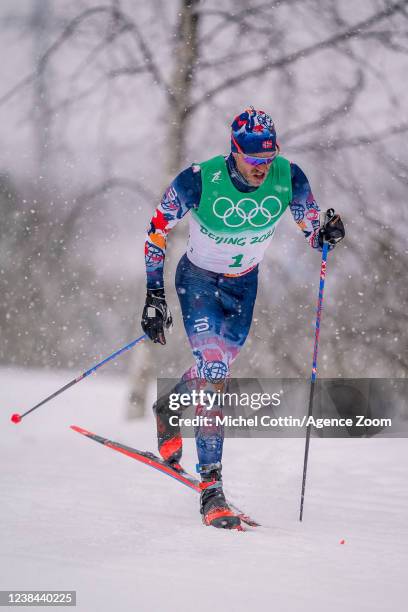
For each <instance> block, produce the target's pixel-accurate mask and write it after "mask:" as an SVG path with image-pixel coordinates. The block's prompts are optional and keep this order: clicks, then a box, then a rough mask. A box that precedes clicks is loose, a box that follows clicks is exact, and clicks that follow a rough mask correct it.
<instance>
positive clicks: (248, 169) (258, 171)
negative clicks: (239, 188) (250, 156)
mask: <svg viewBox="0 0 408 612" xmlns="http://www.w3.org/2000/svg"><path fill="white" fill-rule="evenodd" d="M233 156H234V159H235V162H236V164H237V168H238V170H239V171H240V173H241V174H242V176H243V177H244V178H245V179H246V180H247V181H248V183H249V184H250V185H252V187H259V186H260V185H262V183H263V182H264V180H265V179H266V177H267V176H268V172H269V168H270V167H271V165H272V164H273V161H268V162H266V163H264V164H260V165H258V166H252V164H248V163H247V162H246V161H245V159H244V156H243V155H242V153H233ZM254 156H255V155H254ZM256 157H259V158H263V157H266V158H268V157H269V160H270V157H271V154H270V153H266V152H265V153H257V154H256Z"/></svg>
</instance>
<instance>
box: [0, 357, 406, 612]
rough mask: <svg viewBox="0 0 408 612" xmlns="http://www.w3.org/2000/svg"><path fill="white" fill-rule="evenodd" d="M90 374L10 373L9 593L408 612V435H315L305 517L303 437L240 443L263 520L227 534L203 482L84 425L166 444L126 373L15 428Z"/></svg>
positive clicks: (242, 465) (6, 452)
mask: <svg viewBox="0 0 408 612" xmlns="http://www.w3.org/2000/svg"><path fill="white" fill-rule="evenodd" d="M74 375H75V374H73V373H65V374H64V373H53V372H51V373H44V372H36V371H27V370H9V369H2V370H0V388H1V405H0V423H1V425H0V465H1V473H0V491H1V504H0V589H1V590H12V589H14V590H30V589H34V590H58V589H65V590H68V589H72V590H76V591H77V602H78V603H77V608H78V609H79V610H81V611H86V612H93V611H95V612H96V611H97V612H105V611H108V610H109V611H111V610H118V611H119V610H120V611H121V612H128V611H129V612H130V611H132V612H156V611H159V610H166V612H176V611H177V612H187V611H190V610H194V611H196V612H204V611H206V612H208V611H211V612H218V611H221V610H222V611H225V610H233V611H234V612H241V611H242V612H244V611H245V612H247V611H248V610H267V609H270V610H274V612H281V611H285V612H294V611H302V612H305V611H308V610H311V611H312V610H313V612H320V611H325V612H326V611H328V610H330V611H331V612H336V611H341V612H344V611H345V610H349V611H352V612H354V611H356V612H357V611H358V612H364V611H366V610H367V611H370V612H374V611H377V610H378V611H381V612H383V611H386V610H393V612H399V611H401V612H402V611H403V610H405V609H406V600H407V587H406V568H407V567H408V554H407V548H408V527H407V519H408V512H407V510H408V492H407V478H406V469H407V467H406V466H407V464H408V444H407V440H406V439H401V440H400V439H391V440H386V439H371V440H321V439H313V440H312V445H311V457H310V463H309V468H310V471H309V477H308V483H307V485H308V486H307V497H306V505H305V518H304V522H303V523H302V524H300V523H299V522H298V505H299V492H300V484H301V469H302V461H303V442H302V441H301V440H265V439H263V440H248V439H245V440H227V441H226V449H225V455H224V465H225V468H224V473H225V477H224V479H225V482H226V484H227V486H228V488H229V489H230V490H231V491H232V492H233V497H234V498H235V500H236V501H237V503H238V504H239V505H241V506H242V507H243V509H244V510H247V511H248V512H249V513H251V514H252V515H253V516H254V517H255V518H257V519H258V520H259V521H260V522H262V524H263V527H262V528H259V529H258V530H256V531H255V530H254V531H251V532H249V531H247V532H246V533H238V532H224V531H219V530H216V529H213V528H209V527H204V526H203V525H202V524H201V522H200V518H199V513H198V497H197V496H196V494H195V493H194V492H192V491H190V490H188V489H187V488H185V487H182V486H180V485H179V484H178V483H177V482H175V481H173V480H172V479H170V478H167V477H165V476H163V475H161V474H160V473H159V472H156V471H154V470H152V469H150V468H148V467H145V466H143V465H141V464H138V463H136V462H134V461H132V460H131V459H128V458H127V457H124V456H122V455H120V454H118V453H114V452H113V451H111V450H109V449H107V448H103V447H102V446H100V445H98V444H96V443H94V442H92V441H90V440H87V439H85V438H83V437H82V436H80V435H78V434H76V433H74V432H72V431H71V430H70V429H69V425H71V424H77V425H80V426H83V427H85V428H87V429H90V430H91V431H95V432H96V433H99V434H101V435H106V436H108V437H111V438H114V439H117V440H119V441H122V442H124V443H128V444H129V445H133V446H136V447H140V448H145V449H147V448H149V449H152V450H154V449H155V445H154V426H153V420H152V418H151V417H150V415H149V417H148V418H146V419H144V420H142V421H140V422H131V423H129V422H127V421H126V420H125V418H124V413H125V397H126V391H127V388H126V381H125V380H124V379H122V378H116V377H113V376H111V375H109V373H106V372H105V373H99V374H97V375H95V376H93V377H91V378H90V379H88V380H87V381H83V382H81V383H79V384H78V385H77V386H76V387H74V388H73V389H70V390H69V391H67V392H66V393H64V394H63V395H62V396H61V397H60V398H57V399H56V400H54V401H53V402H52V403H50V404H48V405H46V406H44V407H43V408H40V409H39V410H38V411H37V412H36V413H34V414H33V415H30V416H29V417H27V418H26V419H25V420H24V421H23V422H22V423H21V424H20V425H17V426H15V425H13V424H11V423H10V421H9V416H10V413H12V412H15V411H18V412H23V411H24V410H26V409H27V408H29V407H30V406H31V405H32V404H33V403H35V402H36V401H39V400H40V399H41V398H42V397H43V396H44V395H47V394H49V393H51V392H52V391H54V390H55V389H56V388H57V387H59V386H61V385H63V384H64V383H65V382H67V381H68V380H70V379H71V378H72V377H73V376H74ZM193 450H194V449H193V442H192V440H188V441H187V442H186V451H185V461H184V463H185V466H186V468H188V469H190V470H191V469H193V465H194V463H195V461H194V452H193ZM342 539H345V544H344V545H341V544H340V540H342ZM36 609H40V608H36ZM47 609H48V608H47Z"/></svg>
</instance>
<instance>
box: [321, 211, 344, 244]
mask: <svg viewBox="0 0 408 612" xmlns="http://www.w3.org/2000/svg"><path fill="white" fill-rule="evenodd" d="M345 234H346V232H345V230H344V225H343V221H342V220H341V219H340V215H337V214H336V213H335V212H334V209H333V208H329V210H327V211H326V212H325V213H324V219H323V223H322V226H321V228H320V230H319V245H320V246H321V247H322V246H323V243H324V242H328V243H329V244H331V245H333V246H334V245H335V244H337V243H338V242H340V240H343V238H344V236H345Z"/></svg>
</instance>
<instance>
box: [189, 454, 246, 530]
mask: <svg viewBox="0 0 408 612" xmlns="http://www.w3.org/2000/svg"><path fill="white" fill-rule="evenodd" d="M221 467H222V466H221V463H213V464H211V465H206V466H200V467H199V471H200V474H201V478H202V482H201V483H200V488H201V495H200V512H201V514H202V518H203V523H204V525H211V526H212V527H218V528H219V529H240V527H241V519H240V518H239V516H237V515H236V514H234V512H232V510H231V509H230V507H229V506H228V503H227V501H226V499H225V495H224V491H223V490H222V479H221Z"/></svg>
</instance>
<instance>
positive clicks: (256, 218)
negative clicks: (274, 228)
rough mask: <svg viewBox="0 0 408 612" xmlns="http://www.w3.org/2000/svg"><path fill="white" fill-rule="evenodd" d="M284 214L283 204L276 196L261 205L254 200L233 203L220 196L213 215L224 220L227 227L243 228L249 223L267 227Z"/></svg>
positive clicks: (243, 199) (248, 199)
mask: <svg viewBox="0 0 408 612" xmlns="http://www.w3.org/2000/svg"><path fill="white" fill-rule="evenodd" d="M281 212H282V202H281V201H280V199H279V198H277V197H276V196H266V197H265V198H264V199H263V200H262V202H261V203H258V202H256V200H253V199H252V198H242V199H241V200H239V201H238V202H236V203H235V202H233V201H232V200H231V199H230V198H227V197H226V196H220V197H219V198H217V199H216V200H215V201H214V203H213V213H214V215H215V216H216V217H218V219H222V220H223V221H224V224H225V225H226V226H227V227H232V228H235V227H241V226H242V225H244V223H248V224H249V225H251V226H252V227H265V225H268V223H270V222H271V221H272V220H273V219H275V218H276V217H279V215H280V213H281Z"/></svg>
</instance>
